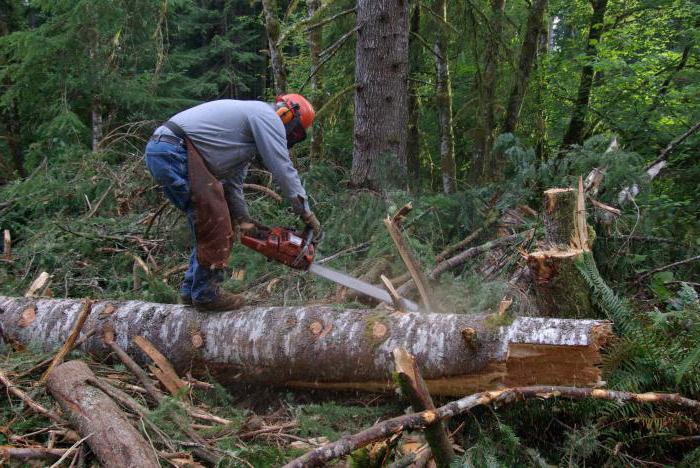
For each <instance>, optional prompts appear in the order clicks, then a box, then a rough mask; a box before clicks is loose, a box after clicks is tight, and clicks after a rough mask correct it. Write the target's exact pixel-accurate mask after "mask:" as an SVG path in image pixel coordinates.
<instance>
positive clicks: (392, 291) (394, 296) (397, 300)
mask: <svg viewBox="0 0 700 468" xmlns="http://www.w3.org/2000/svg"><path fill="white" fill-rule="evenodd" d="M379 278H380V279H381V280H382V283H384V287H385V288H386V290H387V291H388V292H389V295H390V296H391V300H392V302H393V303H394V307H395V308H396V310H399V311H401V312H406V308H405V307H404V305H403V302H402V301H401V296H400V295H399V293H398V292H396V288H395V287H394V285H393V284H391V280H390V279H389V278H387V277H386V276H384V275H380V276H379Z"/></svg>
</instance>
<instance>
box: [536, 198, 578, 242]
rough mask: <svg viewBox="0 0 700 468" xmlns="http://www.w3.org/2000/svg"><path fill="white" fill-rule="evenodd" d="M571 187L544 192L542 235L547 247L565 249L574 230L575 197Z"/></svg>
mask: <svg viewBox="0 0 700 468" xmlns="http://www.w3.org/2000/svg"><path fill="white" fill-rule="evenodd" d="M577 195H578V192H577V191H576V190H575V189H573V188H565V189H563V188H553V189H549V190H545V192H544V236H545V242H546V244H547V247H549V248H552V249H563V250H566V249H568V248H569V245H570V244H571V239H572V238H573V236H574V233H575V232H576V199H577Z"/></svg>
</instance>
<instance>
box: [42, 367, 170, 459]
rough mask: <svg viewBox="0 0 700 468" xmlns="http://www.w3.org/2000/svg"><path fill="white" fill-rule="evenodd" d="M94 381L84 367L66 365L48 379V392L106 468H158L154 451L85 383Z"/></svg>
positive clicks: (116, 409)
mask: <svg viewBox="0 0 700 468" xmlns="http://www.w3.org/2000/svg"><path fill="white" fill-rule="evenodd" d="M89 379H96V377H95V374H93V373H92V371H91V370H90V368H88V366H87V364H85V363H84V362H82V361H69V362H66V363H64V364H61V365H60V366H58V367H56V368H55V369H54V370H53V371H52V372H51V374H50V375H49V380H48V389H49V392H51V395H53V397H54V398H55V399H56V400H57V401H58V403H59V404H60V405H61V408H63V411H64V412H65V414H66V415H68V418H69V419H70V421H71V424H73V425H74V426H75V428H76V429H77V430H78V432H79V433H80V435H81V436H82V437H88V436H89V437H88V439H87V443H88V445H89V446H90V449H91V450H92V452H93V453H94V454H95V455H96V456H97V458H98V459H99V460H100V464H101V465H102V466H105V467H115V468H117V467H122V466H138V467H144V468H148V467H154V468H155V467H159V466H160V464H159V463H158V458H157V457H156V454H155V453H154V450H153V448H152V447H151V446H150V445H149V444H148V442H146V440H145V439H144V438H143V437H142V436H141V434H139V431H137V430H136V429H135V428H134V426H132V425H131V423H130V422H129V420H128V419H127V418H126V415H125V414H124V412H123V411H122V410H120V409H119V407H118V406H117V404H116V403H114V402H113V401H112V399H111V398H109V397H108V396H107V395H105V394H104V393H103V392H102V390H99V389H97V388H95V387H93V386H91V385H90V384H88V383H87V380H89Z"/></svg>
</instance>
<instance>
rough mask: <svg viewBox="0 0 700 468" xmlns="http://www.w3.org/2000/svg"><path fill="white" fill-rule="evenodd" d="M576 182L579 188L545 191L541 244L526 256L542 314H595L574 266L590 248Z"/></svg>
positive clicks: (575, 315) (584, 286) (581, 277)
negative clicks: (542, 240)
mask: <svg viewBox="0 0 700 468" xmlns="http://www.w3.org/2000/svg"><path fill="white" fill-rule="evenodd" d="M579 185H580V188H579V190H575V189H572V188H567V189H559V188H556V189H550V190H547V191H545V192H544V228H545V241H544V246H543V247H542V248H541V249H539V250H536V251H535V252H532V253H530V254H528V255H527V257H526V260H527V265H528V268H529V270H530V273H531V275H530V276H531V277H532V279H533V286H534V290H535V303H536V304H537V307H538V309H539V311H540V315H542V316H546V317H566V318H593V317H596V316H597V314H596V311H595V308H594V307H593V301H592V299H591V294H590V290H589V288H588V285H587V284H586V281H585V280H584V278H583V276H581V273H580V272H579V271H578V268H577V267H576V263H577V262H578V261H580V259H581V256H582V255H583V253H584V252H585V251H587V250H589V245H588V241H587V239H588V225H587V224H586V219H585V205H584V193H583V182H582V181H579Z"/></svg>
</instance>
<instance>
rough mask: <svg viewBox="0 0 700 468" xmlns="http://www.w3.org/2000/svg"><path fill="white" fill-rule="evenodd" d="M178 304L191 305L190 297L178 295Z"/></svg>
mask: <svg viewBox="0 0 700 468" xmlns="http://www.w3.org/2000/svg"><path fill="white" fill-rule="evenodd" d="M178 304H183V305H188V306H191V305H192V296H190V295H189V294H180V300H179V301H178Z"/></svg>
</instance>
